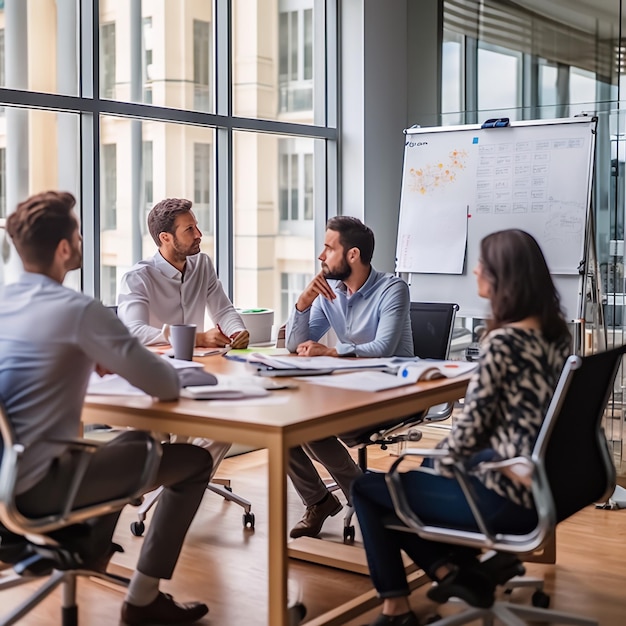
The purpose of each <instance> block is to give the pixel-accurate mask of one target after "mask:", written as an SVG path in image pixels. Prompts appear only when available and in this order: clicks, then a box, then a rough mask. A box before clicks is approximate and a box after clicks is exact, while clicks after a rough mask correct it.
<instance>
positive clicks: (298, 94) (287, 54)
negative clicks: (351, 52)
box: [232, 0, 325, 124]
mask: <svg viewBox="0 0 626 626" xmlns="http://www.w3.org/2000/svg"><path fill="white" fill-rule="evenodd" d="M313 4H314V2H313V0H279V2H278V3H277V2H274V1H272V0H257V1H256V2H254V3H252V7H254V10H250V6H251V5H250V3H242V2H233V4H232V7H233V111H234V113H235V115H241V116H244V117H251V118H260V119H271V120H289V121H294V122H299V123H303V124H312V123H313V121H314V111H313V89H314V84H315V89H318V88H320V87H319V85H322V84H324V80H323V78H324V76H323V72H324V68H323V67H317V66H316V65H315V62H314V59H315V55H316V50H315V46H322V47H324V48H325V33H324V31H323V30H321V29H319V31H318V30H316V20H315V16H314V8H313ZM250 33H255V36H251V35H250ZM317 113H319V114H320V115H323V113H324V112H323V111H320V112H317Z"/></svg>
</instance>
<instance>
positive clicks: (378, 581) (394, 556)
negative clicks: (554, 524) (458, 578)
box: [352, 470, 537, 598]
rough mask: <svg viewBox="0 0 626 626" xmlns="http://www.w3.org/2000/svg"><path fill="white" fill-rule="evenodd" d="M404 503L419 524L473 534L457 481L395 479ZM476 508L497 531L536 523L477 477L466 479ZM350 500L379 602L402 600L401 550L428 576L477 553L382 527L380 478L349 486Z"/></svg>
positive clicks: (426, 475)
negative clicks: (393, 598) (441, 566)
mask: <svg viewBox="0 0 626 626" xmlns="http://www.w3.org/2000/svg"><path fill="white" fill-rule="evenodd" d="M401 480H402V485H403V487H404V489H405V491H406V493H407V497H408V501H409V505H410V506H411V508H412V509H413V510H414V511H415V512H416V513H417V515H418V516H419V517H420V519H422V521H424V522H426V523H429V524H434V525H441V526H446V527H452V528H459V529H465V530H469V529H471V530H477V526H476V524H475V522H474V517H473V515H472V512H471V510H470V508H469V506H468V504H467V502H466V501H465V496H464V495H463V492H462V490H461V487H460V485H459V484H458V482H457V481H456V480H454V479H451V478H445V477H443V476H439V475H437V474H434V473H432V472H430V471H428V470H426V471H424V472H423V471H411V472H406V473H404V474H402V475H401ZM471 483H472V487H473V489H474V493H475V495H476V498H477V502H478V506H479V508H480V510H481V512H482V513H483V515H484V517H485V520H486V522H487V524H488V525H489V526H490V528H495V529H497V530H499V531H501V532H525V531H527V530H529V529H530V528H533V527H534V525H535V524H536V521H537V515H536V513H535V511H534V510H531V509H527V508H525V507H522V506H519V505H517V504H513V503H512V502H511V501H510V500H508V499H507V498H503V497H502V496H500V495H498V494H497V493H495V492H494V491H492V490H491V489H487V488H486V487H485V486H484V485H483V484H482V482H480V480H478V479H477V478H472V479H471ZM352 502H353V504H354V507H355V509H356V514H357V517H358V518H359V526H360V528H361V533H362V535H363V542H364V544H365V551H366V554H367V562H368V564H369V569H370V576H371V578H372V582H373V583H374V587H375V588H376V590H377V591H378V595H379V596H380V597H381V598H392V597H398V596H408V595H409V593H410V591H409V587H408V584H407V581H406V575H405V573H404V565H403V563H402V556H401V554H400V552H401V551H404V552H406V554H407V555H408V556H409V557H410V558H411V559H412V560H413V561H414V562H415V563H416V564H417V565H418V567H421V568H422V569H423V570H424V571H425V572H426V573H427V574H428V576H430V578H434V572H435V571H436V569H437V568H438V567H439V566H440V565H442V564H443V563H445V562H448V561H451V560H452V561H458V560H461V559H464V558H467V557H468V556H470V557H473V556H476V555H477V554H478V552H479V551H478V550H474V549H472V548H467V547H464V546H455V545H453V544H447V543H441V542H437V541H430V540H427V539H422V538H421V537H420V536H419V535H417V534H415V533H413V532H402V531H397V530H390V529H388V528H386V527H385V524H386V523H389V522H390V521H391V518H393V515H394V508H393V504H392V502H391V496H390V495H389V491H388V490H387V484H386V483H385V475H384V474H381V473H366V474H364V475H363V476H360V477H359V478H357V480H356V481H355V482H354V484H353V486H352Z"/></svg>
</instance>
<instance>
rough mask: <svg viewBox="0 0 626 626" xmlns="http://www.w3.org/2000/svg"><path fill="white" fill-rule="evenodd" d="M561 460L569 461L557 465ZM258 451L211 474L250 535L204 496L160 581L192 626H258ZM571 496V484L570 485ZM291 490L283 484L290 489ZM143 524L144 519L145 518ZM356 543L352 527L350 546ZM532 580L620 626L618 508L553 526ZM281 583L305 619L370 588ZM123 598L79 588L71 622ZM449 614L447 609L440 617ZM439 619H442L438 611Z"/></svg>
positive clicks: (12, 595)
mask: <svg viewBox="0 0 626 626" xmlns="http://www.w3.org/2000/svg"><path fill="white" fill-rule="evenodd" d="M440 434H441V431H440V430H439V431H438V430H436V429H435V428H433V427H431V428H430V429H429V431H428V432H427V433H426V435H427V436H426V437H425V439H424V440H423V443H426V444H428V443H429V438H430V437H431V436H432V437H435V438H439V436H440ZM392 460H393V458H392V457H390V456H389V454H388V453H387V452H380V451H378V452H377V451H373V452H372V453H371V454H370V465H371V466H372V467H375V468H378V469H385V468H386V467H387V466H388V465H389V463H390V462H391V461H392ZM563 462H564V463H568V462H575V460H574V459H564V460H563ZM265 470H266V453H265V451H255V452H251V453H249V454H245V455H241V456H238V457H232V458H229V459H226V460H225V461H224V462H223V463H222V465H221V467H220V472H219V475H221V476H228V477H230V478H232V480H233V487H234V489H235V491H236V492H237V493H240V494H241V495H243V496H244V497H246V498H248V499H249V500H251V501H252V502H253V511H254V512H255V515H256V529H255V531H254V532H250V531H246V530H244V529H243V527H242V523H241V511H242V510H241V509H240V508H239V507H238V506H236V505H234V504H232V503H225V502H224V501H223V500H222V499H221V498H219V497H218V496H216V495H214V494H211V493H207V494H206V496H205V498H204V500H203V502H202V506H201V509H200V511H199V514H198V516H197V517H196V519H195V521H194V523H193V525H192V527H191V529H190V532H189V535H188V539H187V542H186V545H185V548H184V550H183V553H182V555H181V558H180V560H179V565H178V568H177V570H176V572H175V574H174V579H173V580H172V581H167V582H165V583H164V584H163V587H162V588H163V589H164V590H165V591H168V592H171V593H173V594H174V595H175V597H176V598H177V599H180V600H195V599H198V600H203V601H205V602H207V603H208V604H209V606H210V607H211V610H210V613H209V615H208V616H207V617H206V618H205V619H204V620H203V621H201V622H199V623H201V624H206V625H208V624H211V625H220V626H235V625H239V624H241V625H242V626H243V625H250V626H256V625H258V626H263V625H265V624H266V615H267V613H266V607H267V604H266V587H267V585H266V568H267V554H266V546H267V543H266V542H267V527H266V520H267V485H266V472H265ZM572 488H573V489H575V488H576V487H575V485H572ZM290 489H291V487H290ZM301 514H302V506H301V504H300V503H299V501H298V498H297V496H296V495H295V492H293V490H291V491H290V495H289V519H288V522H289V526H291V525H293V524H294V523H295V522H296V521H297V520H298V519H299V517H300V515H301ZM134 515H135V509H133V508H132V507H127V509H126V510H125V511H124V512H123V514H122V518H121V522H120V524H119V526H118V531H117V535H116V540H117V541H119V542H120V543H121V544H122V545H123V546H124V547H125V549H126V552H125V553H124V554H122V555H116V557H115V559H114V563H118V564H122V565H126V566H129V567H133V564H134V563H135V562H136V558H137V553H138V550H139V547H140V546H141V542H142V539H140V538H136V537H133V536H132V535H131V534H130V531H129V524H130V522H131V521H133V519H135V516H134ZM148 523H149V520H148ZM322 537H323V538H324V540H327V541H336V542H341V537H342V519H341V516H337V517H335V518H332V519H331V520H329V522H327V524H326V525H325V527H324V530H323V533H322ZM359 540H360V536H359V533H358V528H357V542H359ZM528 571H529V573H530V574H532V575H539V576H543V577H544V578H545V580H546V590H547V591H548V592H549V593H550V594H551V595H552V606H553V607H554V608H558V609H560V610H567V611H572V612H575V613H578V614H580V615H586V616H590V617H595V618H596V619H598V620H599V622H600V624H602V625H603V626H615V625H617V624H623V623H626V619H625V618H624V617H623V615H624V611H625V610H626V600H625V599H624V598H625V590H626V510H622V511H620V510H615V511H610V510H596V509H594V508H589V509H586V510H584V511H582V512H581V513H579V514H578V515H576V516H575V517H573V518H572V519H571V520H568V521H566V522H564V523H563V524H561V525H560V526H559V531H558V534H557V563H556V565H537V564H529V565H528ZM290 578H291V579H293V580H295V581H297V582H298V583H299V586H300V588H301V591H302V594H303V601H304V604H305V605H306V608H307V619H312V618H314V617H315V616H317V615H319V614H321V613H323V612H324V611H326V610H329V609H331V608H333V607H334V606H336V605H338V604H340V603H342V602H345V601H348V600H350V599H351V598H353V597H355V596H356V595H358V594H360V593H365V592H367V591H368V590H370V589H371V584H370V582H369V578H368V577H367V576H362V575H357V574H350V573H346V572H342V571H338V570H333V569H330V568H326V567H323V566H318V565H310V564H307V563H302V562H297V561H291V562H290ZM32 584H33V583H31V584H29V585H26V586H22V587H19V588H14V589H11V590H8V591H4V592H2V593H1V594H0V615H2V614H3V613H4V612H5V611H6V610H8V609H9V608H10V607H11V606H14V605H15V604H16V603H17V602H18V601H19V600H20V598H22V597H24V596H25V595H27V593H28V591H29V590H30V588H31V585H32ZM528 593H529V592H527V591H524V590H519V591H516V592H515V595H514V597H517V598H518V599H519V601H520V602H526V601H528ZM122 600H123V592H122V591H121V590H117V589H111V588H108V587H105V586H103V585H100V584H97V583H94V582H92V581H81V582H80V584H79V606H80V623H81V624H82V625H83V626H85V625H89V626H90V625H95V626H107V625H112V624H119V609H120V605H121V603H122ZM412 604H413V607H414V609H415V611H416V612H418V614H420V615H421V616H423V617H426V616H428V615H429V614H432V613H433V612H434V610H435V608H436V607H435V605H433V604H432V603H430V602H429V601H428V600H427V599H426V597H425V588H422V589H418V590H417V591H416V592H414V593H413V595H412ZM58 606H59V592H58V591H56V592H54V593H53V594H52V596H50V597H49V598H48V599H46V600H45V601H44V602H43V603H42V604H41V605H40V606H39V607H38V608H37V609H36V610H35V611H34V612H33V613H32V614H31V615H29V616H28V617H27V618H24V619H23V620H22V621H21V622H20V624H24V625H25V626H57V625H58V624H59V623H60V618H59V612H58ZM451 610H452V609H447V612H448V613H449V612H450V611H451ZM440 613H442V614H447V613H446V610H441V611H440ZM377 614H378V609H373V610H371V611H370V612H369V613H366V614H364V615H363V616H361V617H359V618H357V619H353V620H351V621H346V622H345V623H346V624H347V626H357V625H363V624H367V623H369V621H371V620H372V619H373V618H374V616H375V615H377Z"/></svg>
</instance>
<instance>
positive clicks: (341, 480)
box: [287, 437, 362, 506]
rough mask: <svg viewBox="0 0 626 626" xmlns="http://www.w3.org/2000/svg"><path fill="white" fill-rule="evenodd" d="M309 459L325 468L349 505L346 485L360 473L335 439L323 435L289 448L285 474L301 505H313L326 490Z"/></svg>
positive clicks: (347, 486)
mask: <svg viewBox="0 0 626 626" xmlns="http://www.w3.org/2000/svg"><path fill="white" fill-rule="evenodd" d="M311 459H314V460H316V461H318V462H319V463H321V464H322V465H323V466H324V467H325V468H326V469H327V470H328V472H329V473H330V475H331V476H332V477H333V480H334V481H335V482H336V483H337V485H339V487H340V489H341V490H342V491H343V493H344V495H345V496H346V500H347V501H348V504H350V502H351V501H350V487H351V486H352V482H353V481H354V479H355V478H357V476H360V475H361V474H362V472H361V470H360V469H359V466H358V465H357V464H356V463H355V462H354V461H353V460H352V457H351V456H350V453H349V452H348V450H347V449H346V447H345V446H344V445H343V444H342V443H341V442H340V441H339V439H337V438H336V437H327V438H326V439H319V440H318V441H309V442H308V443H305V444H302V446H296V447H295V448H291V450H289V461H288V465H287V474H288V476H289V478H291V482H292V483H293V486H294V487H295V489H296V491H297V492H298V495H299V496H300V498H301V499H302V502H304V504H305V506H312V505H313V504H316V503H317V502H319V501H320V500H322V499H323V498H324V497H325V496H326V494H327V493H328V489H327V488H326V485H325V484H324V481H323V480H322V478H321V477H320V475H319V474H318V473H317V470H316V469H315V466H314V465H313V463H312V461H311Z"/></svg>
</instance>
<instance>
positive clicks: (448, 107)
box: [441, 33, 463, 124]
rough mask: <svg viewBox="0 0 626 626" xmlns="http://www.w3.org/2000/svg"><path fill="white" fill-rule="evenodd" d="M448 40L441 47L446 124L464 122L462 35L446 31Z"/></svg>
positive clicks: (444, 118) (443, 118)
mask: <svg viewBox="0 0 626 626" xmlns="http://www.w3.org/2000/svg"><path fill="white" fill-rule="evenodd" d="M444 37H446V41H444V42H443V45H442V48H441V112H442V122H443V123H444V124H461V123H462V122H463V113H462V112H461V110H462V99H461V85H462V82H463V75H462V65H461V59H462V56H461V55H462V46H461V41H462V40H461V37H460V36H458V35H453V34H452V33H449V34H448V33H445V34H444Z"/></svg>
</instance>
